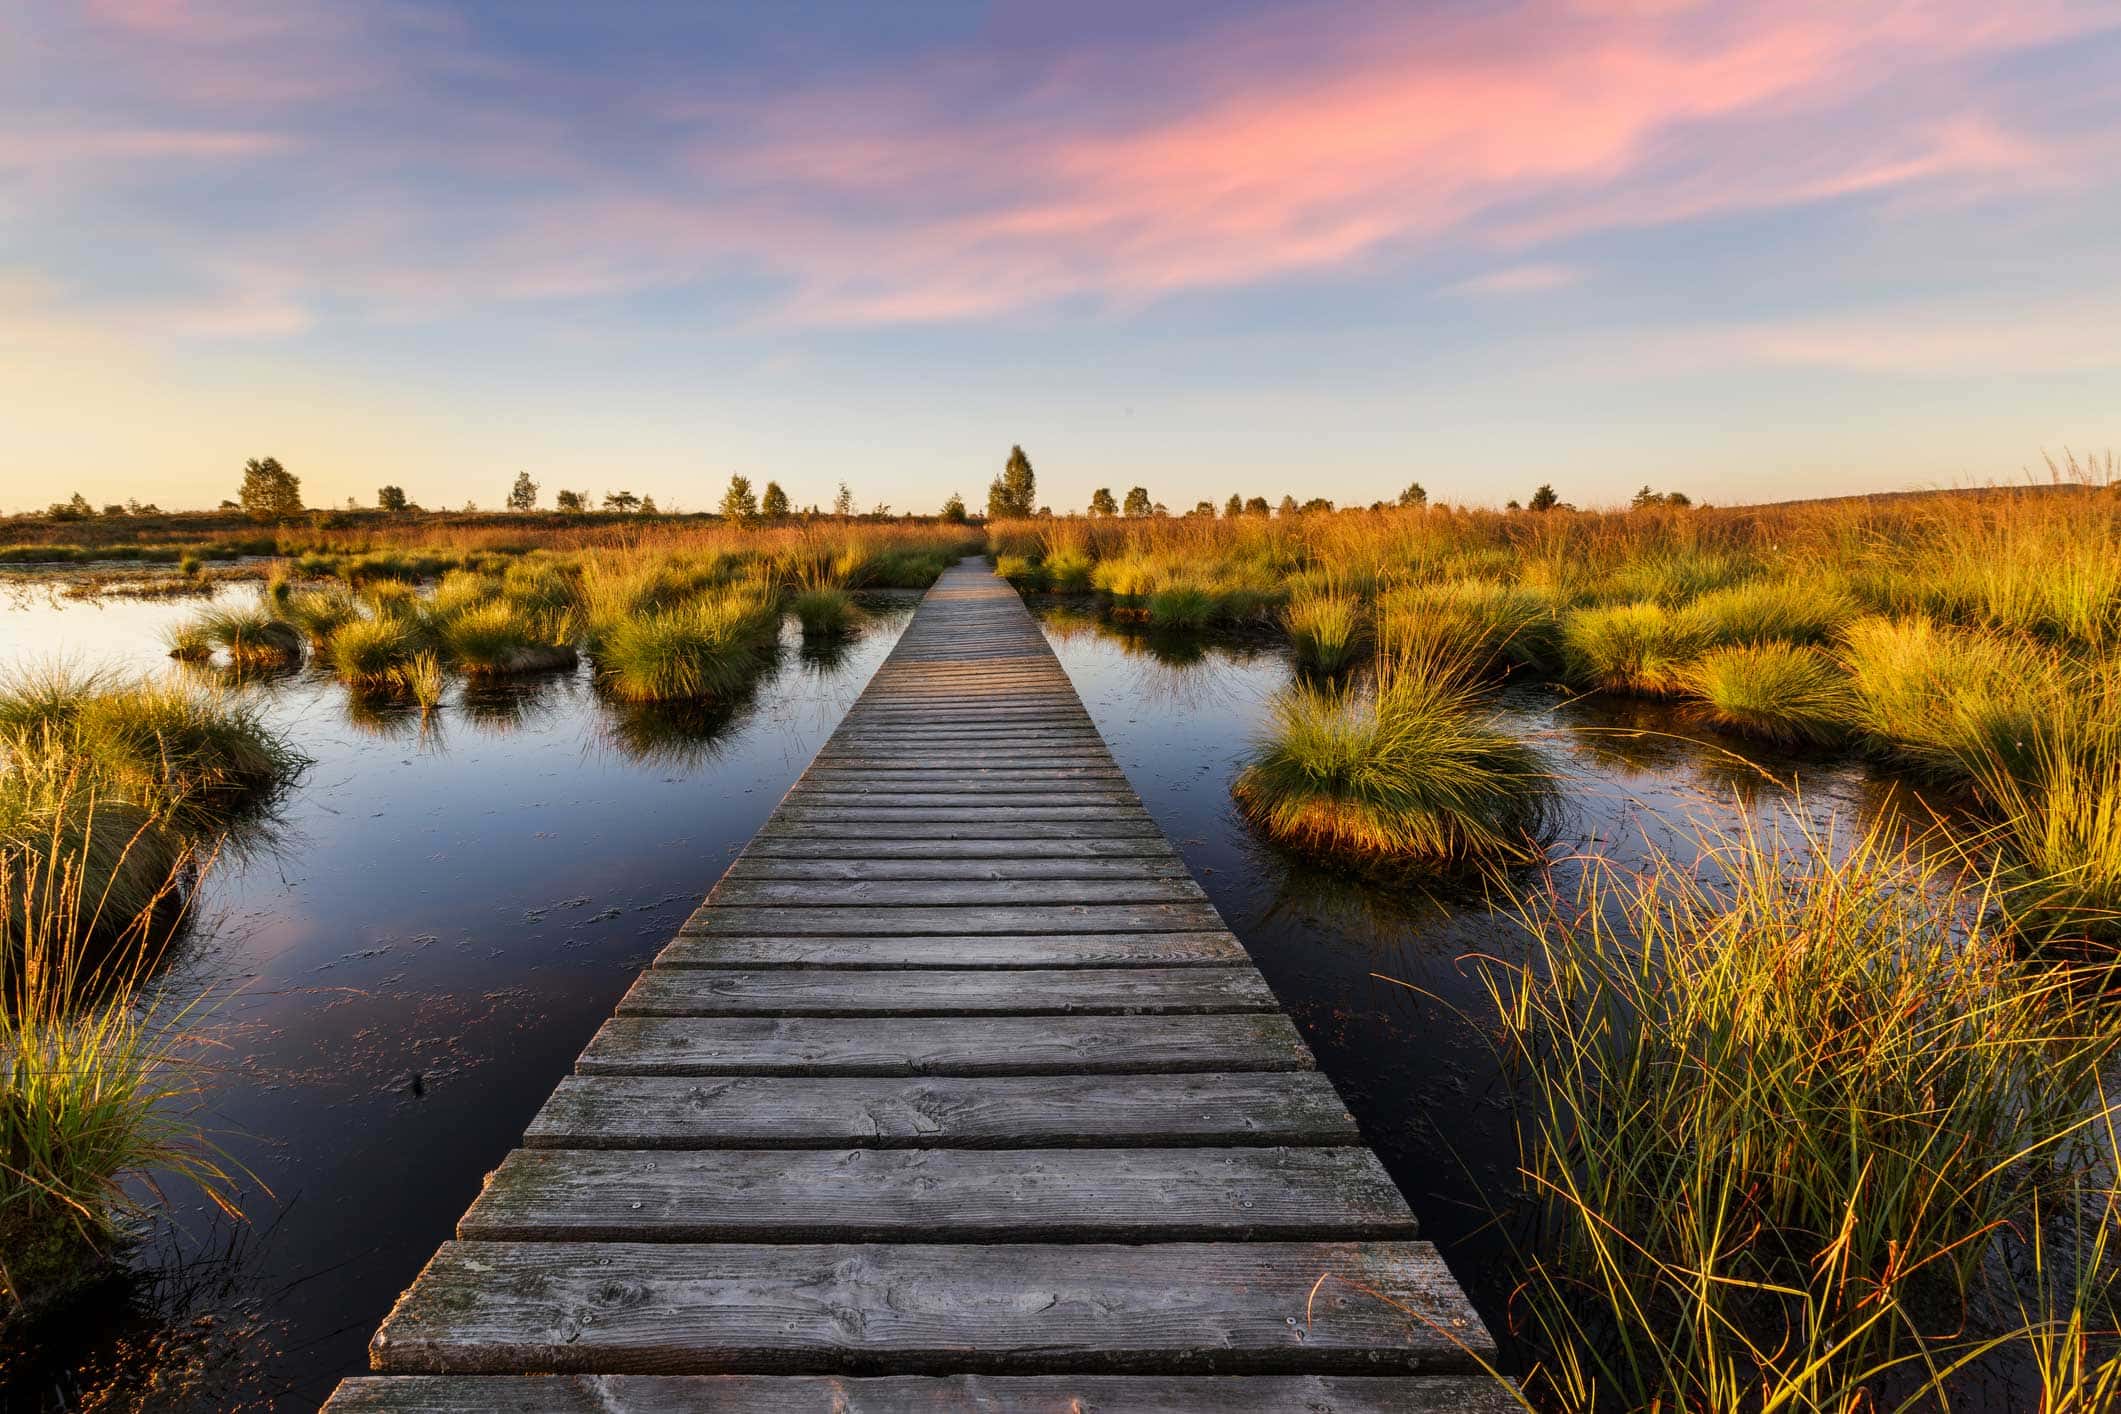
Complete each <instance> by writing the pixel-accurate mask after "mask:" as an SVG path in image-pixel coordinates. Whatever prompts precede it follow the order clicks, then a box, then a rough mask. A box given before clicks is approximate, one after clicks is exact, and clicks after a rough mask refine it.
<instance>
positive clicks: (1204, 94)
mask: <svg viewBox="0 0 2121 1414" xmlns="http://www.w3.org/2000/svg"><path fill="white" fill-rule="evenodd" d="M2116 60H2121V5H2116V4H2113V3H2103V4H2085V3H2075V2H2074V0H2027V3H2024V4H2015V5H2013V6H2010V7H1996V6H1992V5H1982V4H1975V3H1972V0H1939V2H1938V3H1921V2H1920V0H1904V2H1902V3H1884V2H1883V0H1881V3H1866V0H1841V3H1835V4H1812V3H1808V0H1786V2H1785V3H1780V4H1775V5H1748V6H1735V5H1717V4H1708V3H1689V0H1551V2H1550V3H1520V4H1505V5H1491V4H1481V5H1475V4H1470V3H1466V4H1429V5H1415V4H1405V3H1396V4H1347V3H1336V4H1295V5H1292V4H1263V3H1253V4H1245V5H1231V4H1212V5H1211V4H1207V3H1194V0H1186V3H1159V4H1156V5H1141V4H1131V5H1119V4H1108V3H1097V4H1079V5H1072V6H1066V7H1059V6H1051V5H1046V4H1027V3H990V4H972V3H931V4H895V5H890V6H876V5H872V4H847V5H831V6H824V5H794V4H790V5H784V6H772V7H760V6H748V5H747V6H735V5H730V6H709V5H698V6H686V7H673V6H665V5H625V4H612V5H599V6H580V5H575V4H558V3H529V4H524V3H517V4H506V5H469V4H454V5H438V4H437V5H430V4H419V3H406V0H392V2H391V3H384V4H365V3H364V4H361V5H344V4H329V3H321V2H320V0H91V3H86V4H80V3H74V4H60V3H47V0H0V404H4V405H5V406H6V407H7V408H8V415H7V416H6V417H5V418H4V419H0V507H7V508H16V507H22V506H28V505H33V504H41V503H42V502H44V501H47V500H50V499H53V498H55V497H63V496H64V495H65V494H68V493H70V492H72V491H73V490H76V489H79V490H81V491H83V492H84V493H85V494H87V495H89V496H90V497H91V499H94V500H97V501H103V500H109V499H123V498H124V497H126V496H128V495H137V496H141V497H143V498H145V499H152V500H157V501H159V502H161V503H162V504H164V505H165V506H175V505H200V504H212V503H213V502H214V501H217V500H218V499H220V497H222V496H224V495H227V494H229V493H230V491H231V489H232V487H233V485H234V482H235V479H236V476H237V474H238V470H239V468H240V466H241V463H242V461H243V459H244V458H245V457H248V456H256V455H265V454H268V453H270V454H273V455H277V456H279V457H280V458H281V459H282V460H283V461H284V462H286V463H287V464H288V465H289V466H290V467H291V468H293V469H294V470H295V471H296V472H297V473H298V474H299V475H301V476H302V477H303V479H304V489H305V492H306V493H307V494H308V496H309V498H310V499H311V501H312V502H313V503H337V502H339V501H342V500H343V499H344V498H346V497H347V496H354V497H357V498H359V499H360V500H362V501H364V502H365V501H368V500H371V499H372V498H373V495H374V491H375V488H376V486H377V485H379V484H382V483H385V482H390V483H395V484H399V485H403V486H404V487H405V488H406V489H407V490H408V491H409V492H410V493H411V494H412V495H413V496H414V497H415V499H417V500H420V501H422V502H423V503H425V504H429V505H458V504H462V503H463V502H464V501H466V500H477V501H479V502H481V503H482V504H487V505H492V504H494V503H496V502H497V501H498V500H499V498H500V496H501V494H502V493H503V492H504V491H505V489H506V486H507V484H508V482H509V481H510V480H511V479H512V478H513V476H514V474H515V472H516V471H517V470H518V469H526V470H528V471H530V472H531V474H532V476H533V477H534V478H536V479H538V480H539V481H541V482H542V483H543V484H544V485H545V487H546V490H547V494H548V496H549V494H550V492H551V491H552V490H553V489H556V488H558V487H561V486H567V487H574V488H580V489H587V490H590V491H592V492H595V493H601V492H603V491H605V490H613V489H619V488H621V487H625V488H628V489H631V490H634V491H635V492H641V493H648V494H652V495H654V496H655V497H656V498H657V500H658V501H659V502H661V503H663V504H664V505H666V506H668V505H673V504H676V505H685V506H691V507H700V506H706V505H710V504H712V502H713V501H714V500H715V499H716V497H717V496H718V494H719V488H720V487H721V485H722V484H724V483H725V482H726V480H727V478H728V477H729V475H730V474H731V473H732V472H742V473H744V474H747V475H749V476H751V477H752V478H753V479H754V480H755V481H763V480H765V479H768V478H771V479H776V480H779V481H780V482H781V483H782V484H783V485H784V486H786V487H787V488H788V490H789V492H790V494H791V495H792V496H793V497H794V498H795V499H796V500H797V501H798V502H799V503H801V502H808V501H812V500H816V501H827V500H829V499H830V497H831V493H832V490H833V488H834V487H835V486H836V484H837V483H838V482H839V481H841V480H843V479H844V480H846V481H847V482H849V483H850V484H851V485H852V487H853V488H854V490H855V492H856V495H857V497H858V498H859V499H860V500H861V502H862V503H863V504H864V505H871V504H876V503H880V502H881V503H886V504H889V505H891V506H892V507H894V508H895V509H921V510H932V509H933V508H934V507H935V506H936V505H937V504H939V503H940V502H941V500H942V499H943V497H944V496H946V495H947V494H949V492H951V491H952V490H962V491H963V492H964V493H965V494H966V495H967V496H968V497H971V498H974V499H977V498H978V496H979V494H980V493H981V491H982V489H983V488H984V485H985V483H986V481H987V479H988V478H989V477H990V476H992V475H993V474H994V472H995V471H997V470H998V469H999V467H1000V464H1001V461H1002V458H1003V457H1004V455H1006V453H1007V450H1008V447H1009V445H1010V444H1011V443H1012V442H1021V443H1023V445H1024V446H1025V447H1026V449H1027V450H1028V451H1029V452H1030V453H1031V455H1032V457H1033V459H1034V462H1035V463H1036V465H1037V466H1038V469H1039V472H1040V477H1041V488H1042V492H1043V496H1042V499H1044V500H1046V501H1048V502H1049V503H1050V504H1052V505H1053V506H1055V507H1056V508H1057V509H1066V508H1069V507H1079V506H1080V505H1081V503H1082V502H1083V501H1085V500H1086V499H1087V497H1088V495H1089V492H1090V491H1091V490H1092V489H1093V488H1095V487H1098V486H1113V487H1115V488H1118V489H1121V490H1124V489H1125V488H1126V487H1127V486H1131V485H1135V484H1143V485H1146V486H1148V487H1149V488H1150V490H1151V491H1152V493H1153V494H1154V495H1155V496H1156V497H1157V498H1158V499H1160V500H1162V501H1164V502H1166V503H1167V504H1170V505H1171V506H1173V507H1174V508H1178V507H1182V506H1187V505H1190V504H1191V503H1192V502H1193V501H1194V500H1196V499H1199V498H1201V497H1211V498H1213V499H1215V500H1217V501H1218V502H1219V501H1220V500H1221V499H1222V498H1223V497H1224V496H1226V495H1227V494H1229V493H1230V492H1231V491H1240V492H1243V493H1245V494H1248V495H1249V494H1255V493H1256V494H1265V495H1268V496H1269V497H1270V498H1278V497H1279V496H1280V495H1281V494H1282V493H1283V492H1284V491H1293V492H1295V493H1297V494H1298V495H1299V497H1303V496H1308V495H1312V494H1322V495H1326V496H1328V497H1332V498H1334V499H1337V500H1340V501H1343V502H1367V501H1369V500H1372V499H1375V498H1379V497H1386V496H1389V495H1391V494H1393V493H1395V492H1396V491H1397V490H1398V488H1399V487H1401V486H1403V485H1404V484H1405V483H1406V482H1407V481H1409V480H1416V479H1418V480H1420V481H1422V482H1423V483H1424V484H1425V485H1427V486H1428V488H1429V490H1430V492H1431V495H1432V496H1434V497H1436V498H1438V499H1444V500H1451V501H1469V502H1473V503H1476V504H1479V503H1486V504H1499V503H1500V502H1501V501H1502V500H1504V499H1506V498H1508V497H1510V496H1522V495H1523V494H1525V493H1526V492H1527V491H1528V490H1529V489H1530V487H1531V486H1532V485H1534V484H1537V483H1538V482H1541V481H1551V482H1553V483H1554V484H1555V485H1556V486H1557V487H1559V488H1560V489H1561V490H1562V492H1563V494H1564V495H1566V496H1568V497H1570V498H1571V499H1573V500H1576V501H1578V502H1579V503H1582V504H1598V503H1604V502H1611V501H1616V500H1623V499H1625V497H1626V496H1627V494H1628V493H1630V492H1631V491H1632V490H1633V489H1634V488H1635V487H1636V486H1638V485H1640V484H1642V483H1644V482H1646V481H1647V482H1653V483H1655V484H1657V485H1659V486H1676V487H1681V488H1684V489H1686V490H1688V491H1690V492H1692V493H1693V494H1695V495H1696V496H1697V497H1706V498H1708V499H1712V500H1718V501H1741V500H1762V499H1775V498H1779V497H1783V496H1791V495H1813V494H1825V493H1831V492H1837V491H1845V490H1866V489H1880V488H1894V487H1901V486H1908V485H1921V484H1937V483H1943V484H1953V483H1958V482H1964V481H1979V480H1988V479H1992V478H2005V479H2008V478H2012V477H2015V476H2017V475H2019V474H2021V473H2022V472H2023V470H2024V469H2026V468H2028V467H2038V466H2039V465H2040V462H2041V457H2042V454H2043V453H2044V452H2054V453H2059V452H2060V451H2061V450H2062V449H2063V448H2064V447H2066V446H2067V447H2074V448H2076V449H2078V450H2080V451H2090V450H2103V449H2105V448H2108V447H2112V446H2115V445H2117V444H2121V352H2117V350H2116V343H2115V340H2114V337H2113V334H2112V330H2113V328H2114V326H2115V318H2114V316H2115V315H2116V313H2117V312H2121V243H2117V242H2116V241H2114V240H2113V239H2112V237H2111V232H2112V231H2113V229H2114V228H2115V225H2116V217H2117V216H2121V161H2117V159H2121V112H2117V110H2121V98H2116V97H2114V96H2113V88H2112V85H2111V83H2110V81H2109V79H2108V76H2109V75H2110V74H2111V72H2112V70H2113V67H2114V64H2115V62H2116Z"/></svg>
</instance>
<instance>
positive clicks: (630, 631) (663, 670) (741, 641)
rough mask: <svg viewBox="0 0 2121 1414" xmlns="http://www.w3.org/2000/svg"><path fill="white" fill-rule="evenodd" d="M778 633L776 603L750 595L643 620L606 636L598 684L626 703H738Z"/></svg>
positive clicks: (734, 594) (738, 593) (724, 596)
mask: <svg viewBox="0 0 2121 1414" xmlns="http://www.w3.org/2000/svg"><path fill="white" fill-rule="evenodd" d="M776 627H777V621H776V616H775V613H774V609H773V607H772V605H771V603H770V601H768V600H766V599H763V598H761V597H760V596H758V595H757V594H755V593H751V592H747V591H745V590H743V589H733V590H728V591H724V592H721V593H717V594H708V595H702V596H701V597H699V598H697V599H694V600H691V601H690V602H687V603H685V604H682V605H679V606H677V607H675V608H670V609H661V610H654V611H651V612H648V613H643V614H636V615H635V616H633V617H630V618H627V619H624V620H621V621H619V622H618V623H616V624H615V625H614V626H613V627H612V628H611V629H609V630H608V632H607V633H606V634H605V636H604V639H603V643H602V646H601V647H600V648H599V649H598V650H597V659H596V667H597V675H598V681H599V682H600V683H601V684H602V685H603V687H604V688H605V690H606V691H608V692H610V693H611V694H612V695H613V696H614V697H617V698H619V699H620V700H622V701H627V702H674V701H686V700H693V699H713V698H720V697H727V696H731V695H733V694H735V693H737V692H739V691H741V690H742V689H743V688H744V687H745V686H746V685H747V684H748V683H749V681H750V680H751V678H752V676H753V674H754V673H755V672H756V670H757V666H758V664H759V662H760V661H761V660H762V659H763V657H764V656H765V654H766V653H767V652H768V651H769V650H770V648H771V646H772V644H773V642H774V633H775V629H776Z"/></svg>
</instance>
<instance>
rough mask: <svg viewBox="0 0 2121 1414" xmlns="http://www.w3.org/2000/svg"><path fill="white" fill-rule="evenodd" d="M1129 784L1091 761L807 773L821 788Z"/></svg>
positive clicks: (1006, 789) (952, 789)
mask: <svg viewBox="0 0 2121 1414" xmlns="http://www.w3.org/2000/svg"><path fill="white" fill-rule="evenodd" d="M1126 784H1127V778H1126V777H1125V776H1124V775H1122V774H1120V772H1119V771H1118V770H1116V769H1113V768H1109V767H1089V766H1062V767H1057V768H1051V769H1041V768H1039V767H1036V766H1033V767H1021V766H956V767H949V768H936V767H921V766H907V767H902V768H899V769H895V770H889V771H849V770H845V769H843V768H841V767H837V766H818V767H813V768H812V769H811V770H809V771H807V772H805V773H804V775H803V787H804V788H805V789H807V790H820V791H861V792H875V791H902V790H910V791H916V792H922V793H927V792H941V793H944V794H964V793H966V792H969V791H981V792H994V791H998V792H1003V793H1020V792H1023V791H1041V790H1046V789H1049V788H1051V789H1067V788H1069V787H1086V788H1088V789H1091V790H1118V789H1120V788H1121V787H1123V786H1125V785H1126Z"/></svg>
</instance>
